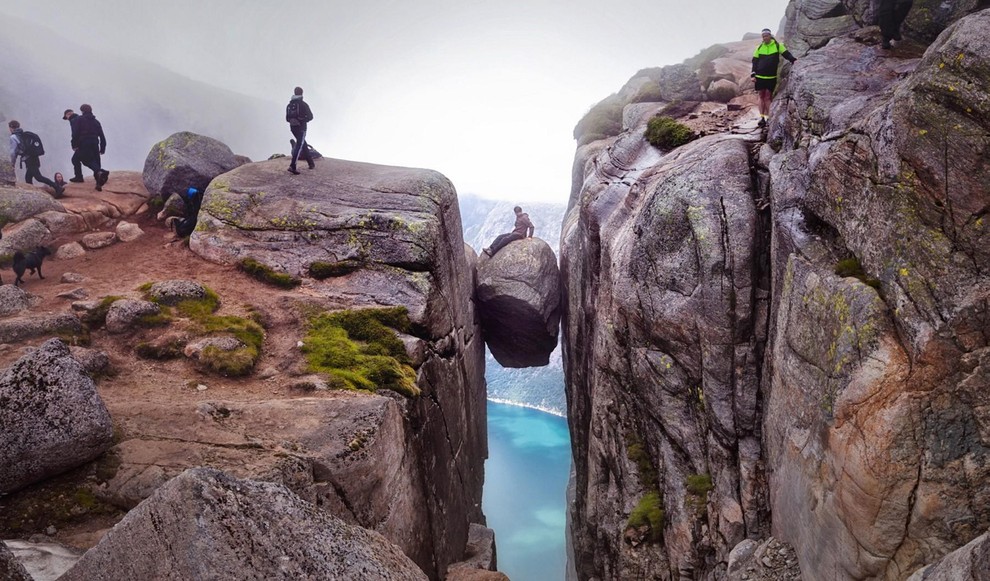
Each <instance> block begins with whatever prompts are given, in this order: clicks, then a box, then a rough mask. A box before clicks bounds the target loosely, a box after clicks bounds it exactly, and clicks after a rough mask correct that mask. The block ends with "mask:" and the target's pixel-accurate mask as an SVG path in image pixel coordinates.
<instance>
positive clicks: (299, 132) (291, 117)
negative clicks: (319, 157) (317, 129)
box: [285, 87, 316, 175]
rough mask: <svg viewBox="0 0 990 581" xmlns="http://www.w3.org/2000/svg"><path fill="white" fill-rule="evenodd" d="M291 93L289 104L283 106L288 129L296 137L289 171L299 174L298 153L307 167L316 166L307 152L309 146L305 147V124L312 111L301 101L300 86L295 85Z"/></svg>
mask: <svg viewBox="0 0 990 581" xmlns="http://www.w3.org/2000/svg"><path fill="white" fill-rule="evenodd" d="M293 93H294V94H293V95H292V98H291V99H289V104H288V105H286V106H285V120H286V121H288V122H289V131H292V136H293V137H295V138H296V143H295V145H293V146H292V161H290V162H289V172H290V173H292V174H295V175H299V172H298V171H296V161H297V160H298V159H299V156H300V153H301V154H302V158H303V159H305V160H306V162H307V163H308V164H309V169H313V168H314V167H316V163H314V162H313V157H312V156H311V155H310V154H309V148H307V147H306V124H307V123H309V122H310V121H312V120H313V111H312V110H310V108H309V105H307V104H306V101H303V90H302V87H296V88H295V90H294V91H293Z"/></svg>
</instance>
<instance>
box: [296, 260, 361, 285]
mask: <svg viewBox="0 0 990 581" xmlns="http://www.w3.org/2000/svg"><path fill="white" fill-rule="evenodd" d="M362 266H363V263H361V262H360V261H358V260H341V261H339V262H319V261H318V262H314V263H313V264H310V265H309V275H310V276H311V277H313V278H315V279H317V280H323V279H326V278H331V277H338V276H344V275H348V274H350V273H352V272H354V271H356V270H360V269H361V267H362Z"/></svg>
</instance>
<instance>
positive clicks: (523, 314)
mask: <svg viewBox="0 0 990 581" xmlns="http://www.w3.org/2000/svg"><path fill="white" fill-rule="evenodd" d="M475 300H476V301H477V305H478V313H479V314H480V315H481V328H482V330H483V331H484V334H485V343H487V344H488V348H489V349H490V350H491V352H492V355H494V356H495V359H496V360H497V361H498V362H499V364H501V365H502V366H503V367H538V366H542V365H546V364H547V362H549V360H550V354H551V353H552V352H553V350H554V349H556V348H557V334H558V332H559V329H560V270H559V269H558V267H557V257H556V256H555V255H554V253H553V250H552V249H551V248H550V245H548V244H547V243H546V242H544V241H543V240H540V239H539V238H525V239H523V240H517V241H515V242H512V243H510V244H509V245H508V246H506V247H505V248H503V249H501V250H499V251H498V252H497V253H496V254H495V256H493V257H490V258H489V257H488V255H487V254H486V255H483V256H482V257H481V260H480V261H479V263H478V280H477V284H476V288H475Z"/></svg>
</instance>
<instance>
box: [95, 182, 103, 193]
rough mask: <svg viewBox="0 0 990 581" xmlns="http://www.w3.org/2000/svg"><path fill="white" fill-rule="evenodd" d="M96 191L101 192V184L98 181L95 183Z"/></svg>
mask: <svg viewBox="0 0 990 581" xmlns="http://www.w3.org/2000/svg"><path fill="white" fill-rule="evenodd" d="M96 191H98V192H102V191H103V186H102V185H100V184H99V183H97V184H96Z"/></svg>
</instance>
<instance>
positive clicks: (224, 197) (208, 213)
mask: <svg viewBox="0 0 990 581" xmlns="http://www.w3.org/2000/svg"><path fill="white" fill-rule="evenodd" d="M303 178H305V179H303ZM190 248H191V249H192V250H193V251H194V252H196V253H197V254H199V255H200V256H202V257H204V258H206V259H207V260H211V261H215V262H219V263H223V264H232V263H238V262H239V261H241V260H242V259H244V258H248V257H249V258H252V259H254V260H255V261H257V262H258V263H260V264H262V265H264V266H265V267H267V268H270V269H272V270H273V271H275V272H283V273H287V274H290V275H292V276H293V277H298V278H299V279H300V280H301V282H302V289H303V290H304V292H305V296H306V299H307V300H308V301H311V302H312V301H315V302H317V304H320V305H322V306H323V307H324V308H332V309H340V308H360V307H366V306H381V305H395V306H403V307H406V309H407V310H408V313H409V317H410V319H411V321H412V323H413V330H412V336H409V337H408V341H407V343H408V344H410V346H411V348H410V352H412V353H414V354H416V353H418V354H419V355H417V356H416V357H415V359H416V362H417V367H416V372H417V381H416V385H417V387H418V389H420V390H421V391H422V394H421V395H420V396H417V397H415V398H412V399H409V400H402V405H401V406H400V409H401V413H399V410H398V409H397V410H395V411H394V412H389V413H388V414H387V415H384V416H381V417H382V418H383V419H382V420H380V421H381V422H385V423H375V422H371V423H370V425H369V427H368V428H369V429H372V430H382V431H387V432H388V434H389V439H390V440H391V439H394V441H392V442H391V443H388V444H385V443H383V445H385V446H387V447H389V449H394V450H400V451H402V457H404V458H405V460H404V461H403V462H402V463H401V464H399V466H401V471H402V472H403V473H402V474H401V475H397V474H392V470H393V468H394V467H395V465H393V464H390V463H380V462H378V461H376V462H375V466H376V468H374V469H369V470H370V472H369V475H368V476H367V478H370V479H371V480H372V481H388V480H393V479H396V478H399V479H407V481H408V482H411V483H414V484H410V485H408V486H405V487H404V488H403V490H407V491H409V494H410V495H411V496H410V497H411V498H420V500H419V501H417V502H409V503H407V502H406V501H405V500H401V497H398V496H396V497H394V498H393V497H390V496H388V495H389V494H390V493H391V492H392V491H393V490H390V489H388V488H382V489H381V490H377V489H376V492H375V494H382V495H385V497H382V498H380V499H379V500H376V501H375V502H381V503H382V504H381V505H377V506H387V507H388V510H387V511H385V512H384V513H383V512H382V510H379V509H377V508H376V509H374V510H372V509H371V507H369V506H368V505H367V504H365V503H364V500H366V499H367V498H366V497H365V499H364V500H362V499H357V500H354V503H353V504H352V505H350V507H349V508H348V509H347V512H353V513H355V517H356V518H357V519H358V520H359V522H360V523H361V524H362V525H363V526H367V527H370V528H376V529H378V530H381V531H382V532H383V534H385V535H386V537H387V538H389V539H390V540H392V541H393V542H396V543H397V544H399V545H400V546H401V547H402V548H403V549H404V550H406V551H407V554H409V555H410V556H411V557H412V558H413V560H414V561H415V562H416V563H417V564H418V565H419V566H420V567H421V568H422V569H423V570H424V571H425V572H426V573H427V575H429V576H430V577H431V578H439V577H440V576H442V574H443V572H444V571H446V568H447V566H448V565H449V564H450V563H453V562H456V561H459V560H460V558H461V556H462V554H463V552H464V547H465V546H466V544H467V540H468V529H469V525H470V524H471V523H477V522H483V516H482V514H481V510H480V502H481V489H482V483H483V458H484V457H485V456H486V455H487V442H486V429H485V390H484V378H483V371H484V359H483V357H484V345H483V342H482V337H481V334H480V332H479V328H478V323H477V320H476V315H475V312H474V307H473V305H472V302H471V297H472V294H473V280H472V273H471V270H470V269H469V268H468V264H467V259H466V257H465V253H464V249H463V248H464V246H463V240H462V235H461V225H460V216H459V213H458V209H457V199H456V194H455V192H454V189H453V186H452V185H451V184H450V182H449V181H448V180H447V179H446V178H444V177H443V176H441V175H440V174H438V173H436V172H432V171H428V170H416V169H407V168H394V167H386V166H378V165H373V164H365V163H354V162H345V161H341V160H334V159H328V158H323V159H321V160H319V161H318V162H317V166H316V169H315V170H312V171H309V170H306V171H304V172H303V174H302V175H301V176H293V175H291V174H288V173H287V172H286V171H285V162H284V160H274V161H267V162H259V163H252V164H248V165H244V166H241V167H239V168H237V169H234V170H232V171H230V172H228V173H226V174H224V175H222V176H219V177H217V178H215V179H214V180H213V181H212V182H211V184H210V186H209V188H207V190H206V192H205V195H204V200H203V206H202V209H201V212H200V216H199V226H198V227H197V230H196V231H195V232H194V233H193V234H192V236H191V237H190ZM339 265H347V266H348V268H342V269H335V268H334V267H336V266H339ZM324 270H330V271H334V273H335V275H333V276H320V277H319V278H317V277H316V276H313V275H312V273H314V272H320V271H324ZM365 397H370V396H365ZM300 413H301V412H300ZM342 413H343V412H342ZM396 414H398V415H396ZM388 418H393V419H394V420H395V422H397V423H392V422H393V420H392V419H388ZM386 419H387V422H386ZM376 421H377V420H376ZM314 429H315V427H314ZM356 437H357V435H356V434H352V435H351V436H350V438H349V440H348V441H350V440H353V439H354V438H356ZM407 446H408V449H407ZM321 462H322V460H321ZM320 474H322V473H320ZM321 479H322V480H323V481H324V482H325V481H326V480H327V478H326V477H322V476H321ZM368 488H376V487H374V486H370V485H369V486H368ZM417 490H418V491H419V492H418V493H417V492H415V491H417ZM417 494H419V495H421V496H417ZM341 496H342V497H346V494H341ZM375 498H378V497H375ZM349 500H350V499H349ZM335 506H337V507H338V508H339V507H340V505H335ZM390 511H391V512H390ZM383 514H393V515H394V519H393V517H392V516H389V517H385V516H382V515H383ZM424 523H425V524H424Z"/></svg>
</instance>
